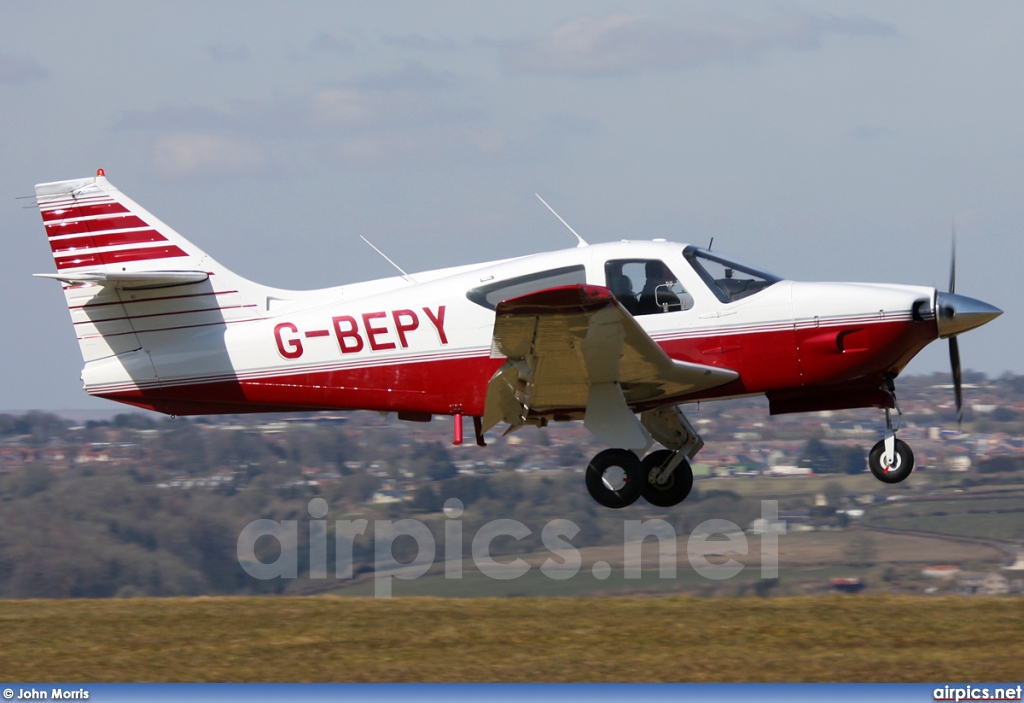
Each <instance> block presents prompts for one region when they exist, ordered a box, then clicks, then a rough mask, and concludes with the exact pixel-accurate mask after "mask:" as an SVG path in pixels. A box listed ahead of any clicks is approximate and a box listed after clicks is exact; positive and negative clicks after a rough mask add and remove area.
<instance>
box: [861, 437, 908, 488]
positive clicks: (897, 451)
mask: <svg viewBox="0 0 1024 703" xmlns="http://www.w3.org/2000/svg"><path fill="white" fill-rule="evenodd" d="M891 456H892V458H891V459H888V458H887V457H886V451H885V440H884V439H883V440H882V441H881V442H879V443H878V444H876V445H875V446H874V447H872V448H871V453H870V454H868V468H870V469H871V473H873V474H874V475H875V478H877V479H878V480H879V481H882V482H884V483H899V482H900V481H902V480H903V479H905V478H906V477H907V476H909V475H910V472H911V471H913V470H914V452H912V451H911V450H910V445H908V444H907V443H906V442H904V441H903V440H902V439H896V440H894V442H893V452H892V454H891Z"/></svg>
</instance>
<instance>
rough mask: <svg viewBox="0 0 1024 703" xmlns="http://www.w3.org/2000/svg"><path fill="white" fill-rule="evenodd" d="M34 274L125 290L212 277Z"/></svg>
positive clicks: (183, 273)
mask: <svg viewBox="0 0 1024 703" xmlns="http://www.w3.org/2000/svg"><path fill="white" fill-rule="evenodd" d="M32 275H34V276H36V277H37V278H52V279H54V280H56V281H61V282H62V283H68V284H72V285H74V284H76V283H93V284H96V285H100V286H107V287H110V288H121V289H123V290H143V289H147V288H167V287H169V286H183V285H186V284H189V283H202V282H203V281H205V280H206V279H208V278H209V277H210V274H208V273H207V272H206V271H133V272H131V273H127V272H111V273H102V272H98V271H89V272H85V271H83V272H82V273H36V274H32Z"/></svg>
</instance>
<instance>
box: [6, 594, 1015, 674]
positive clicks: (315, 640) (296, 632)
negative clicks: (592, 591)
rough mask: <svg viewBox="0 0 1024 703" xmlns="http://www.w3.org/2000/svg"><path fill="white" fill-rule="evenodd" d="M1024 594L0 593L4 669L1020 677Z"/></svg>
mask: <svg viewBox="0 0 1024 703" xmlns="http://www.w3.org/2000/svg"><path fill="white" fill-rule="evenodd" d="M1022 631H1024V600H1021V599H1017V598H1012V599H1011V598H979V597H975V598H921V597H909V596H821V597H794V598H770V599H754V598H747V599H697V598H685V597H671V598H669V597H659V598H640V597H632V598H619V597H614V598H536V599H535V598H511V599H486V598H483V599H434V598H395V599H381V600H375V599H372V598H338V597H266V598H169V599H123V600H72V601H59V600H45V601H44V600H28V601H0V671H2V672H3V675H4V678H5V679H6V680H8V681H68V682H76V681H92V682H103V681H282V682H292V681H339V682H343V681H452V682H454V681H917V682H923V681H940V680H945V681H1001V680H1004V681H1014V680H1017V679H1019V677H1020V672H1021V661H1020V657H1021V646H1020V633H1021V632H1022Z"/></svg>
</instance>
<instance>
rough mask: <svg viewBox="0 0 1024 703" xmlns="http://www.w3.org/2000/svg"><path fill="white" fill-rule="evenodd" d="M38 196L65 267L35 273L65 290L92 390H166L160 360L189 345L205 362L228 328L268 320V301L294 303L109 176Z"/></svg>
mask: <svg viewBox="0 0 1024 703" xmlns="http://www.w3.org/2000/svg"><path fill="white" fill-rule="evenodd" d="M35 191H36V199H37V201H38V203H39V210H40V212H41V213H42V217H43V225H44V226H45V228H46V234H47V238H48V240H49V243H50V250H51V251H52V252H53V258H54V261H55V263H56V265H57V273H56V274H37V275H41V276H44V277H46V278H55V279H57V280H59V281H61V282H62V283H63V284H64V293H65V297H66V298H67V303H68V308H69V309H70V311H71V319H72V322H73V323H74V326H75V330H76V332H77V336H78V342H79V346H80V348H81V352H82V357H83V359H84V360H85V362H86V363H85V370H84V371H83V374H82V378H83V381H84V382H85V386H86V390H88V391H89V392H90V393H96V394H100V395H111V394H116V392H117V391H118V390H119V389H120V390H125V391H127V390H129V389H140V388H145V387H147V386H148V387H152V386H154V385H160V383H161V377H163V378H165V379H166V377H167V376H166V374H165V371H168V370H169V367H168V366H167V362H165V361H162V360H159V359H158V358H157V357H158V356H161V357H164V358H168V357H169V356H171V354H170V352H171V351H172V350H174V349H175V348H178V349H180V348H182V347H185V346H187V348H188V349H189V351H190V352H193V351H194V352H196V353H197V356H199V357H201V356H202V354H203V349H204V348H206V347H209V348H210V349H211V350H212V349H213V348H214V347H216V345H217V341H216V337H217V335H221V336H223V330H224V328H225V327H226V326H227V325H230V324H232V323H236V322H244V321H248V320H255V319H260V318H262V317H264V316H266V314H267V307H268V305H269V301H270V300H275V299H279V298H287V297H289V296H288V294H289V293H290V292H288V291H279V290H277V289H273V288H267V287H265V286H260V285H258V284H255V283H253V282H251V281H248V280H246V279H245V278H242V277H241V276H238V275H236V274H234V273H232V272H231V271H229V270H227V269H226V268H224V267H223V266H221V265H220V264H218V263H217V262H216V261H214V260H213V259H212V258H211V257H210V256H209V255H207V254H206V252H204V251H202V250H201V249H199V248H198V247H197V246H196V245H194V244H193V243H192V242H190V241H188V240H187V239H185V238H184V237H182V236H181V235H180V234H178V233H177V232H175V231H174V230H173V229H172V228H171V227H169V226H167V225H166V224H164V223H163V222H161V221H160V220H159V219H157V218H156V217H154V216H153V215H152V214H150V213H149V212H147V211H146V210H145V209H143V208H142V207H141V206H139V205H138V204H137V203H135V202H134V201H132V200H131V199H130V198H128V197H127V196H125V195H124V194H123V193H122V192H121V191H119V190H118V189H117V188H115V187H114V186H113V185H111V183H110V181H108V180H107V178H106V176H105V175H104V173H103V171H102V170H100V171H99V172H98V173H97V175H96V176H95V177H94V178H84V179H77V180H70V181H58V182H55V183H42V184H39V185H37V186H36V187H35ZM222 348H223V347H222V342H221V349H222ZM154 351H156V353H155V354H154V353H153V352H154ZM165 351H167V352H168V356H167V357H165V356H164V352H165ZM223 356H224V355H223V353H221V354H220V358H223ZM211 363H212V362H211Z"/></svg>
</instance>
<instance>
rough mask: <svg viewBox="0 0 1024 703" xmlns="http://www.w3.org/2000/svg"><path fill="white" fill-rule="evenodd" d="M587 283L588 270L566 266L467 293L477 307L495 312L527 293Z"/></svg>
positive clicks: (506, 280) (489, 284)
mask: <svg viewBox="0 0 1024 703" xmlns="http://www.w3.org/2000/svg"><path fill="white" fill-rule="evenodd" d="M586 282H587V270H586V268H585V267H583V266H564V267H562V268H558V269H551V270H549V271H539V272H537V273H530V274H527V275H525V276H518V277H516V278H506V279H505V280H503V281H495V282H493V283H487V284H485V285H482V286H480V287H478V288H474V289H473V290H471V291H469V292H467V293H466V297H467V298H469V299H470V300H471V301H473V302H474V303H476V304H477V305H482V306H483V307H485V308H487V309H489V310H494V308H495V307H497V305H498V303H500V302H501V301H503V300H509V299H511V298H518V297H519V296H521V295H526V294H527V293H536V292H537V291H539V290H546V289H548V288H557V287H559V286H574V285H578V284H580V283H586Z"/></svg>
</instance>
